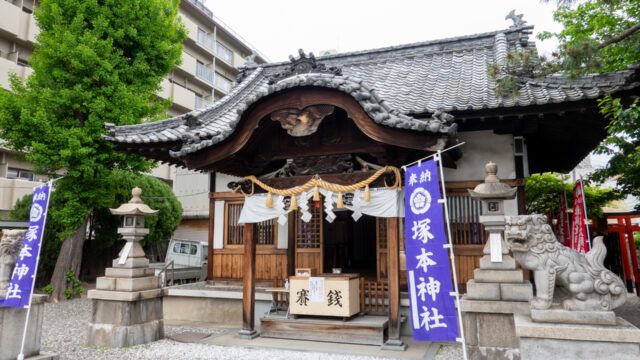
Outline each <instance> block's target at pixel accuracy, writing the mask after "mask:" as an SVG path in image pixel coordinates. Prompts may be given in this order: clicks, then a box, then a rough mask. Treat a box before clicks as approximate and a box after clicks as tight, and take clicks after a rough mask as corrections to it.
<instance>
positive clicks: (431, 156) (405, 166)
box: [402, 141, 466, 170]
mask: <svg viewBox="0 0 640 360" xmlns="http://www.w3.org/2000/svg"><path fill="white" fill-rule="evenodd" d="M464 144H466V142H464V141H463V142H461V143H457V144H455V145H453V146H449V147H448V148H446V149H444V150H438V151H437V152H436V153H435V154H431V155H429V156H425V157H423V158H422V159H418V160H416V161H414V162H410V163H408V164H404V165H402V168H403V169H405V170H406V169H407V166H411V165H413V164H417V163H419V162H423V161H425V160H427V159H430V158H435V157H436V156H439V155H438V154H441V153H443V152H445V151H449V150H451V149H455V148H457V147H458V146H462V145H464Z"/></svg>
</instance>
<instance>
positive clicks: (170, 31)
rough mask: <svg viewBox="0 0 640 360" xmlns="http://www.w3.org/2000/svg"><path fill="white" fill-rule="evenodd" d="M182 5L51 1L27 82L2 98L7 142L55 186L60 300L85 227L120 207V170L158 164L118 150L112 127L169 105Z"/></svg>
mask: <svg viewBox="0 0 640 360" xmlns="http://www.w3.org/2000/svg"><path fill="white" fill-rule="evenodd" d="M178 6H179V3H178V0H129V1H117V0H100V1H98V0H87V1H77V0H43V1H40V8H39V9H37V10H36V13H35V16H36V20H37V22H38V26H39V28H40V33H39V35H38V36H37V39H36V44H35V50H34V53H33V56H32V57H31V59H30V64H31V66H32V67H33V70H34V73H33V74H32V75H31V76H30V77H29V79H28V80H27V81H26V82H24V83H23V82H21V81H20V80H19V79H18V78H17V77H15V76H14V77H13V78H12V80H11V84H12V92H4V93H1V94H0V137H1V138H3V139H5V140H6V141H7V142H8V143H9V145H10V146H11V147H13V148H14V149H15V150H19V151H24V152H25V153H26V158H27V160H28V161H29V162H31V163H32V164H34V166H35V170H36V171H37V172H39V173H43V174H48V175H50V176H56V174H60V173H63V174H64V177H63V178H62V179H60V180H59V181H57V183H56V187H57V189H58V191H57V195H56V201H55V206H53V207H52V208H51V210H50V216H51V220H52V221H53V222H55V223H56V224H58V225H59V229H57V230H58V233H57V238H58V239H59V241H60V242H62V248H61V253H62V254H65V256H58V259H57V263H56V267H55V270H54V272H53V276H52V280H51V282H52V284H53V286H54V293H53V295H52V296H53V298H54V299H60V298H61V297H62V296H63V295H62V293H60V292H59V289H60V288H62V286H61V284H63V283H64V281H65V274H66V273H67V272H68V271H73V272H74V273H76V274H78V273H79V268H80V263H81V258H82V245H83V243H84V238H85V233H86V226H87V223H88V219H89V216H90V214H91V213H92V212H93V210H94V209H103V208H106V207H107V206H110V205H112V204H113V198H114V196H113V194H112V193H110V192H109V191H110V189H112V188H113V185H114V184H118V183H117V182H114V181H116V180H117V178H118V176H119V175H117V174H114V172H113V170H114V169H121V170H127V171H134V172H138V171H146V170H148V169H149V168H150V166H151V164H150V163H149V162H148V161H144V160H142V159H140V158H138V157H135V156H131V155H128V154H124V153H117V152H114V151H113V150H112V148H111V145H110V144H108V143H107V142H105V141H103V140H102V139H101V136H102V135H103V133H104V123H105V122H110V123H114V124H117V125H127V124H136V123H139V122H140V121H142V119H147V120H148V121H151V120H153V119H155V118H156V117H158V116H159V115H161V114H162V113H163V111H164V109H166V107H167V106H168V102H166V101H160V100H158V98H157V97H156V96H155V93H156V92H157V91H158V90H159V87H160V82H161V80H162V78H163V76H165V75H166V74H167V73H169V72H170V71H171V70H172V69H173V68H174V67H175V66H176V65H177V64H178V63H179V61H180V56H181V52H182V41H183V40H184V38H185V36H186V32H185V29H184V26H183V25H182V24H181V23H180V21H179V19H178V18H177V12H178Z"/></svg>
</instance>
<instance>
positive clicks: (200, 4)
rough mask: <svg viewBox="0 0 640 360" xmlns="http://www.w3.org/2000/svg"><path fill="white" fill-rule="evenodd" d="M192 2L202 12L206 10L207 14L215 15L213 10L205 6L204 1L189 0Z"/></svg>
mask: <svg viewBox="0 0 640 360" xmlns="http://www.w3.org/2000/svg"><path fill="white" fill-rule="evenodd" d="M189 2H190V3H192V4H193V5H195V6H196V7H197V8H198V9H200V10H201V11H202V12H204V13H205V14H207V15H208V16H209V17H210V18H212V17H213V13H212V12H211V10H209V9H207V7H206V6H204V4H203V3H202V1H200V0H189Z"/></svg>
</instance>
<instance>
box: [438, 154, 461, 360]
mask: <svg viewBox="0 0 640 360" xmlns="http://www.w3.org/2000/svg"><path fill="white" fill-rule="evenodd" d="M441 153H442V152H441V151H440V150H438V152H437V153H436V156H435V157H434V160H436V161H437V162H438V169H439V170H440V185H441V186H442V200H444V201H443V205H444V219H445V222H446V223H447V240H448V242H449V243H448V248H449V258H450V259H451V274H452V275H453V288H454V290H455V296H456V308H457V309H458V326H459V327H460V340H459V341H460V342H461V343H462V355H463V356H464V359H465V360H469V357H468V355H467V343H466V341H465V339H464V325H463V323H462V311H461V310H460V293H459V292H458V275H457V274H456V257H455V256H454V254H453V243H452V242H451V225H450V223H449V206H448V205H447V189H446V187H445V185H444V171H443V170H442V158H441Z"/></svg>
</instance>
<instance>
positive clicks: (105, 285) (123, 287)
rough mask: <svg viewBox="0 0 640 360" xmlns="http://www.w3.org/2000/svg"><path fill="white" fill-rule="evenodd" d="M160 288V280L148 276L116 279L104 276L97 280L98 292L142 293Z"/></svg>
mask: <svg viewBox="0 0 640 360" xmlns="http://www.w3.org/2000/svg"><path fill="white" fill-rule="evenodd" d="M157 288H160V278H158V277H157V276H146V277H138V278H114V277H107V276H102V277H99V278H97V279H96V290H110V291H142V290H151V289H157Z"/></svg>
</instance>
